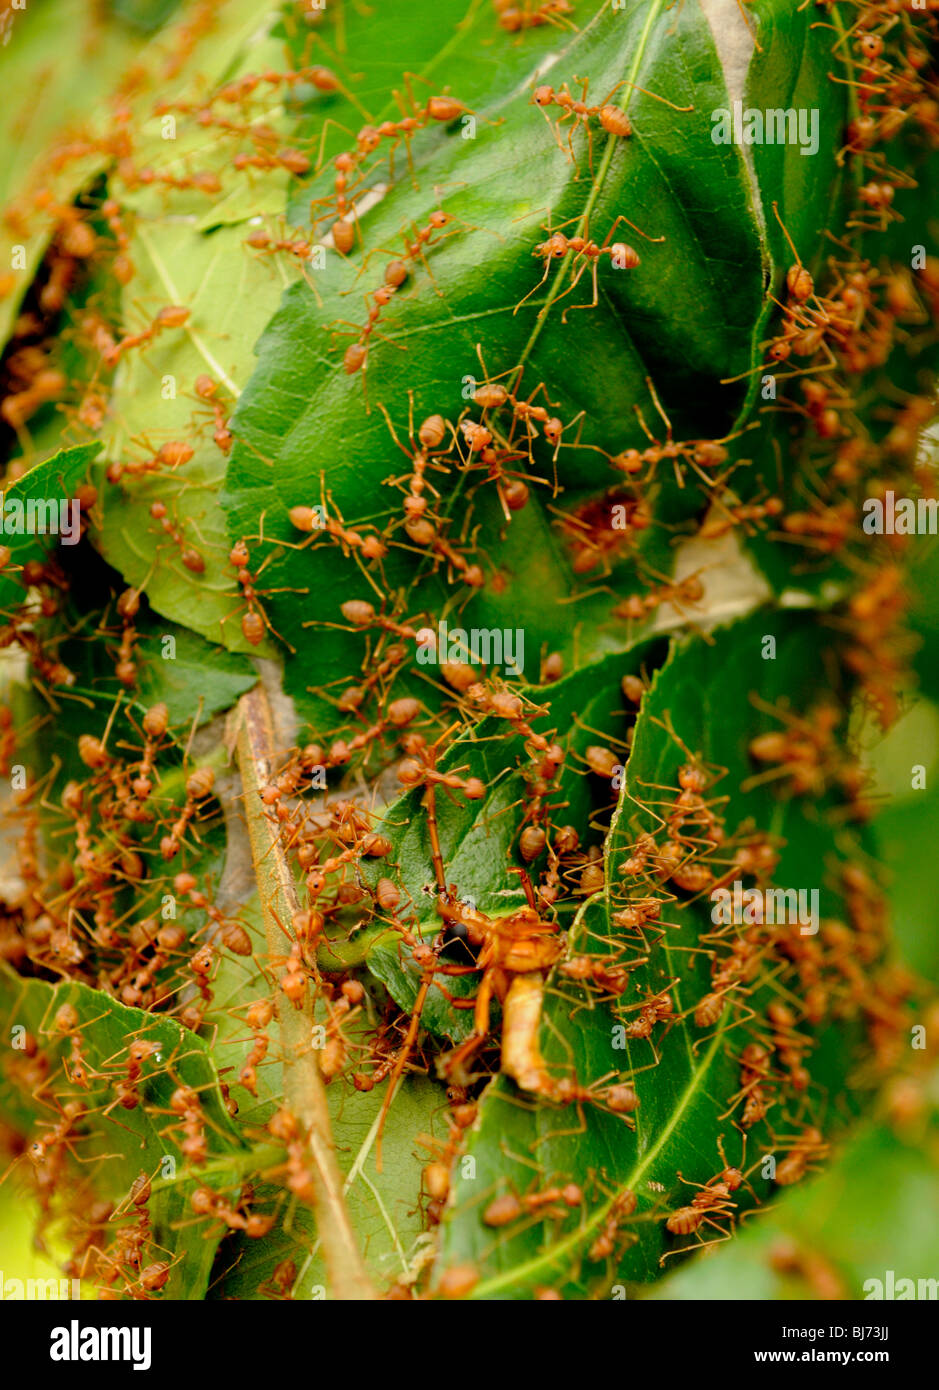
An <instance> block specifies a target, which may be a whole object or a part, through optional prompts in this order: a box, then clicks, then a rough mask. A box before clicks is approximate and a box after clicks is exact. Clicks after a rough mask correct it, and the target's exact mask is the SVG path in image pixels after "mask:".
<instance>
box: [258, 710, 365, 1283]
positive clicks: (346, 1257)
mask: <svg viewBox="0 0 939 1390" xmlns="http://www.w3.org/2000/svg"><path fill="white" fill-rule="evenodd" d="M273 755H274V733H273V726H272V722H271V712H270V706H269V705H268V702H267V697H266V695H265V694H264V691H263V690H262V688H261V687H260V686H256V687H255V688H254V689H253V690H249V691H248V693H247V694H245V695H242V697H241V699H240V701H239V703H238V764H239V768H240V771H241V780H242V786H243V789H244V798H245V814H246V816H247V819H248V834H249V836H250V839H251V855H252V858H253V860H254V871H255V876H256V879H257V884H258V893H259V896H260V900H261V910H262V913H263V917H264V927H265V931H266V933H267V948H268V953H269V955H270V958H271V962H272V963H273V962H274V961H277V960H281V961H284V959H285V958H286V957H287V955H288V953H289V951H290V947H291V945H292V941H291V938H290V937H289V936H288V935H287V931H286V929H285V925H284V924H285V923H287V922H290V921H291V919H292V918H293V915H294V913H295V912H297V911H298V910H299V907H300V902H299V899H298V896H297V889H296V885H295V883H294V879H293V874H292V873H291V870H290V865H289V864H288V862H287V857H286V855H285V853H284V850H283V847H282V846H281V844H280V841H279V839H278V835H277V827H276V823H275V822H273V821H272V820H269V819H268V817H267V814H266V812H265V810H264V807H263V804H262V802H261V799H260V797H259V795H258V792H259V791H260V788H261V787H262V786H264V785H266V784H267V783H268V782H269V781H270V779H271V775H272V771H273V766H272V765H273ZM277 973H278V980H280V979H281V978H282V977H283V974H284V973H285V967H284V966H281V967H280V969H279V970H278V972H277ZM277 1003H278V1016H279V1018H280V1032H281V1040H282V1043H283V1051H284V1100H285V1104H286V1106H287V1108H288V1109H289V1110H290V1111H291V1112H292V1113H293V1114H294V1116H295V1117H296V1119H297V1120H298V1121H299V1123H300V1125H301V1126H302V1127H303V1130H304V1133H305V1134H306V1141H305V1145H306V1149H307V1153H306V1155H305V1156H306V1158H307V1160H308V1161H309V1163H310V1171H311V1174H312V1179H313V1191H314V1199H313V1207H314V1211H315V1213H316V1224H317V1229H318V1232H319V1238H320V1241H321V1243H322V1248H323V1255H324V1257H325V1260H326V1267H327V1270H328V1271H329V1279H330V1284H331V1287H332V1291H333V1294H334V1296H335V1297H336V1298H340V1299H374V1298H376V1297H377V1294H376V1293H375V1290H374V1289H373V1287H372V1284H371V1282H370V1280H369V1277H368V1274H367V1272H366V1269H365V1264H364V1261H363V1259H362V1255H361V1252H360V1250H359V1247H358V1244H357V1242H356V1238H355V1234H354V1232H353V1229H352V1224H351V1222H350V1220H349V1214H348V1212H347V1210H346V1205H345V1199H344V1196H343V1178H342V1172H341V1171H340V1168H339V1163H338V1160H337V1158H336V1149H335V1145H334V1143H333V1138H332V1130H331V1126H330V1120H329V1107H328V1104H327V1100H326V1087H325V1085H324V1082H323V1078H322V1075H321V1074H320V1070H319V1067H318V1065H317V1061H316V1056H315V1054H314V1052H313V1048H312V1045H311V1035H312V1028H313V1018H312V1009H311V1007H309V1006H308V1007H305V1008H302V1009H297V1008H295V1007H294V1005H293V1004H292V1003H291V1002H290V1000H289V999H288V998H287V996H286V994H284V993H283V990H282V989H280V988H279V986H278V1000H277Z"/></svg>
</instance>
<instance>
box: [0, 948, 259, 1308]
mask: <svg viewBox="0 0 939 1390" xmlns="http://www.w3.org/2000/svg"><path fill="white" fill-rule="evenodd" d="M0 1003H2V1011H3V1034H4V1037H5V1038H6V1039H7V1042H8V1044H10V1045H8V1047H7V1048H6V1049H5V1050H6V1058H5V1061H4V1065H3V1072H4V1085H3V1087H2V1088H0V1113H2V1115H3V1118H4V1120H5V1121H6V1122H7V1123H8V1124H11V1125H12V1126H13V1127H14V1128H17V1129H20V1130H21V1131H22V1132H23V1133H24V1134H26V1135H28V1136H30V1137H31V1138H32V1139H33V1140H36V1139H43V1138H45V1137H46V1136H47V1135H48V1132H49V1130H50V1129H51V1128H52V1127H53V1126H54V1125H55V1124H56V1123H58V1121H59V1120H60V1119H61V1115H62V1106H63V1105H65V1104H67V1103H68V1102H70V1101H71V1102H78V1103H80V1104H81V1106H82V1107H83V1113H82V1114H80V1115H79V1116H78V1118H77V1121H76V1124H75V1126H74V1130H73V1137H72V1140H71V1145H72V1149H73V1152H74V1153H75V1156H76V1158H79V1159H81V1160H83V1167H82V1171H83V1173H84V1174H85V1175H86V1176H90V1177H91V1179H92V1181H93V1183H94V1184H95V1186H96V1187H97V1188H98V1189H99V1191H100V1192H101V1193H102V1194H103V1195H105V1196H110V1197H111V1198H117V1197H120V1198H121V1199H126V1198H127V1194H128V1193H129V1191H130V1187H131V1185H132V1183H133V1182H134V1180H135V1179H136V1178H137V1176H138V1174H139V1173H141V1172H146V1173H148V1174H149V1175H150V1176H151V1178H153V1179H154V1184H153V1186H154V1198H155V1199H156V1204H155V1206H154V1209H153V1211H152V1213H151V1215H152V1216H153V1218H154V1231H153V1237H152V1240H153V1252H154V1253H153V1256H152V1258H153V1259H154V1260H167V1261H169V1262H171V1264H172V1268H171V1275H170V1281H169V1283H168V1284H167V1285H166V1291H165V1293H164V1297H170V1298H174V1297H175V1298H200V1297H202V1296H203V1295H204V1291H205V1287H206V1283H207V1280H208V1273H209V1268H210V1266H211V1247H210V1248H208V1249H207V1248H206V1247H209V1242H208V1241H207V1240H203V1239H202V1238H201V1233H200V1239H199V1240H197V1241H191V1240H189V1239H188V1238H187V1236H186V1232H185V1229H184V1227H182V1226H181V1225H180V1222H181V1220H182V1218H183V1217H184V1215H185V1217H186V1218H189V1219H191V1209H189V1208H188V1206H187V1205H186V1204H187V1203H188V1194H189V1193H190V1192H191V1190H192V1183H193V1182H194V1181H196V1180H198V1178H199V1173H198V1170H197V1169H195V1168H193V1167H192V1166H191V1165H187V1164H186V1161H185V1159H184V1157H183V1154H182V1150H181V1149H180V1140H181V1138H182V1135H181V1132H180V1126H179V1121H178V1117H176V1116H175V1115H174V1113H173V1111H172V1109H171V1107H170V1104H169V1100H170V1096H171V1095H172V1093H173V1091H174V1090H175V1088H176V1087H177V1086H179V1085H183V1084H184V1085H188V1086H191V1087H192V1088H193V1089H194V1090H195V1091H197V1092H198V1095H199V1099H200V1104H201V1108H202V1114H203V1116H204V1118H205V1135H206V1140H207V1146H208V1153H209V1162H210V1164H211V1163H216V1165H217V1166H218V1165H219V1164H220V1166H221V1167H222V1168H223V1169H226V1168H227V1167H228V1166H230V1164H231V1162H232V1160H236V1159H238V1158H240V1157H241V1156H243V1155H244V1154H246V1153H249V1152H250V1150H248V1149H247V1148H246V1146H245V1143H244V1141H243V1139H242V1138H241V1136H240V1135H239V1133H238V1131H237V1130H236V1128H235V1126H234V1125H233V1124H232V1121H231V1118H230V1117H229V1115H228V1112H227V1110H226V1109H225V1106H224V1104H223V1102H222V1098H221V1094H220V1092H219V1089H218V1075H217V1073H216V1070H215V1067H214V1065H213V1063H212V1061H211V1058H210V1055H209V1051H208V1049H207V1047H206V1044H205V1043H204V1042H203V1041H202V1040H201V1039H200V1038H198V1037H196V1036H195V1035H194V1034H193V1033H191V1032H189V1030H188V1029H185V1028H183V1027H181V1026H180V1024H178V1023H175V1022H174V1021H173V1020H171V1019H169V1018H165V1017H161V1016H160V1015H155V1014H148V1013H144V1012H143V1011H141V1010H139V1009H129V1008H126V1007H125V1006H124V1005H122V1004H119V1003H117V1001H116V1000H114V999H110V998H108V996H107V995H105V994H103V993H102V992H101V991H100V990H94V989H89V988H88V987H87V986H86V985H81V984H77V983H73V982H67V983H63V984H60V985H50V984H47V983H46V982H45V981H42V980H23V979H19V978H18V977H16V976H15V975H13V973H12V972H11V971H10V970H9V969H8V968H7V967H5V966H4V967H3V969H2V970H0ZM65 1005H70V1006H71V1007H72V1008H73V1009H75V1010H76V1011H77V1013H78V1018H79V1023H78V1027H77V1031H76V1034H75V1036H76V1037H77V1039H78V1047H79V1049H80V1058H81V1064H82V1065H83V1066H84V1068H85V1071H86V1074H87V1082H88V1084H87V1086H85V1087H82V1086H80V1085H79V1084H78V1082H77V1080H76V1072H75V1062H74V1059H73V1057H72V1055H71V1053H70V1050H69V1044H68V1041H67V1039H66V1038H64V1037H63V1036H62V1034H61V1033H57V1032H56V1028H55V1018H56V1013H57V1011H58V1010H59V1009H60V1008H62V1007H63V1006H65ZM24 1031H25V1033H27V1034H30V1035H31V1036H32V1037H33V1039H34V1040H35V1042H36V1043H37V1044H38V1049H39V1051H38V1055H39V1056H40V1057H43V1058H45V1063H44V1070H45V1077H44V1080H43V1082H42V1085H41V1091H42V1095H43V1097H44V1110H43V1112H42V1119H41V1120H40V1121H39V1123H38V1124H37V1113H36V1105H35V1096H34V1089H35V1086H36V1081H35V1068H34V1067H31V1066H30V1059H29V1056H28V1052H27V1051H24V1050H23V1047H24ZM135 1038H137V1039H141V1040H144V1041H147V1042H151V1043H155V1044H157V1046H158V1048H159V1051H158V1053H156V1055H155V1056H153V1057H151V1058H149V1059H148V1060H146V1061H144V1062H143V1064H142V1074H141V1078H140V1081H139V1095H140V1101H139V1103H138V1104H137V1105H136V1106H134V1107H133V1108H130V1109H127V1108H124V1107H123V1106H118V1104H117V1099H116V1095H115V1084H116V1082H117V1081H118V1080H120V1079H122V1078H123V1077H126V1075H127V1067H128V1060H129V1054H128V1047H129V1046H130V1043H131V1041H132V1040H133V1039H135ZM167 1160H170V1161H171V1163H172V1165H174V1167H175V1168H177V1169H179V1170H181V1171H179V1174H178V1177H174V1178H173V1179H171V1180H170V1181H169V1182H167V1183H165V1184H163V1185H162V1186H161V1185H160V1184H158V1183H157V1181H156V1179H157V1177H158V1176H159V1175H160V1174H161V1172H165V1171H166V1168H167ZM24 1161H27V1162H28V1161H29V1160H28V1159H27V1160H24ZM47 1162H48V1163H50V1164H51V1162H52V1160H51V1159H48V1160H47ZM170 1193H172V1194H173V1195H170ZM124 1214H125V1215H126V1209H125V1212H124ZM161 1252H163V1253H161ZM148 1262H149V1261H148Z"/></svg>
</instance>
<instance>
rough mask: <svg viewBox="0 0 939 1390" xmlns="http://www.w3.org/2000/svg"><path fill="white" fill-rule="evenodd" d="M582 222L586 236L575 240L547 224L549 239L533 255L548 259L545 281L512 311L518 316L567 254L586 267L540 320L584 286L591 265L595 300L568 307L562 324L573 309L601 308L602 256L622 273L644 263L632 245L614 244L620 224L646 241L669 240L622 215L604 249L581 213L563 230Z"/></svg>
mask: <svg viewBox="0 0 939 1390" xmlns="http://www.w3.org/2000/svg"><path fill="white" fill-rule="evenodd" d="M582 220H583V223H584V231H583V233H582V234H581V233H578V235H577V236H572V237H569V236H566V235H565V234H564V233H563V232H562V231H561V230H560V228H555V229H554V230H553V231H552V229H551V224H550V221H549V222H548V223H547V225H546V230H547V231H548V232H549V236H548V240H547V241H542V242H539V243H538V245H537V246H536V247H535V248H534V250H533V252H532V255H534V256H538V257H540V258H541V259H543V260H544V274H543V275H542V277H541V279H540V280H539V282H538V284H537V285H536V286H535V287H534V289H532V290H529V292H528V294H526V295H525V297H524V299H520V300H519V302H518V303H517V304H516V306H515V308H514V310H513V311H512V312H513V313H514V314H517V313H518V311H519V309H520V308H521V307H522V305H523V304H524V303H526V301H527V300H529V299H531V297H532V295H533V294H537V293H538V291H539V290H540V289H541V286H542V285H543V284H544V282H545V281H546V280H547V278H548V273H549V271H550V269H551V262H552V261H555V260H560V259H562V258H563V257H565V256H567V255H573V256H574V257H575V259H576V258H577V257H578V256H580V257H581V258H582V264H581V265H580V266H579V267H578V269H577V270H576V272H575V274H574V277H573V279H572V280H571V283H570V284H569V285H568V287H567V289H566V290H564V292H563V293H562V294H559V295H557V296H555V298H554V299H552V300H550V301H549V303H547V304H545V305H544V306H543V307H542V308H541V309H540V310H539V311H538V318H539V319H542V318H544V316H545V315H546V314H547V312H548V310H549V309H550V308H552V306H553V305H555V304H556V303H557V302H558V300H560V299H563V298H564V297H565V295H568V294H570V293H571V292H572V291H573V290H575V289H576V288H577V286H578V284H579V283H580V280H581V277H582V276H583V275H584V273H585V271H586V270H587V267H588V265H589V267H590V271H591V275H592V278H593V299H592V301H591V302H590V303H589V304H575V305H573V306H571V305H569V306H568V307H567V308H565V310H564V313H563V314H562V315H561V322H562V323H566V322H567V315H568V314H569V313H570V312H571V309H572V308H574V309H595V308H596V307H597V303H598V293H599V292H598V287H597V270H598V266H599V263H600V257H601V256H609V257H610V261H611V264H613V265H615V266H616V268H617V269H619V270H635V268H636V267H637V266H638V265H639V264H640V261H639V254H638V252H636V251H635V250H634V249H633V248H632V247H631V246H627V244H626V243H625V242H623V241H617V242H614V243H613V244H612V245H610V238H611V237H612V236H613V233H614V232H615V230H616V228H617V227H618V226H619V224H620V222H625V224H626V226H627V227H632V229H633V231H634V232H638V233H639V235H640V236H642V237H645V239H646V241H654V242H660V241H664V240H665V238H664V236H660V237H652V236H649V235H648V233H647V232H644V231H643V230H642V228H641V227H637V226H636V224H635V222H630V220H629V218H628V217H624V216H623V214H622V213H620V214H619V215H618V216H617V217H616V218H615V219H614V221H613V222H612V224H611V226H610V229H609V231H608V232H607V234H606V237H605V238H604V240H603V244H602V245H601V246H598V245H597V243H596V242H595V241H591V240H590V236H589V232H588V230H587V226H586V219H581V217H580V215H579V214H578V215H577V216H575V217H572V218H570V219H569V220H568V222H562V223H561V227H566V226H569V225H570V223H571V222H581V221H582Z"/></svg>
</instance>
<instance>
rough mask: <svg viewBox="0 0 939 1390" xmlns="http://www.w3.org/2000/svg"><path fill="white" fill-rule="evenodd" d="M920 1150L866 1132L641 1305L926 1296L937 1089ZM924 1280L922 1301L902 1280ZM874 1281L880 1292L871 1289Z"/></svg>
mask: <svg viewBox="0 0 939 1390" xmlns="http://www.w3.org/2000/svg"><path fill="white" fill-rule="evenodd" d="M926 1125H927V1128H928V1134H927V1135H924V1136H923V1138H922V1140H921V1141H920V1142H916V1140H915V1139H912V1140H911V1139H910V1137H909V1136H904V1137H901V1136H899V1135H897V1134H896V1133H895V1132H894V1130H893V1129H891V1128H890V1127H889V1126H887V1125H886V1124H882V1123H881V1124H871V1125H866V1126H864V1127H863V1128H862V1129H861V1130H860V1131H859V1132H858V1133H857V1134H856V1135H854V1136H852V1138H851V1139H850V1140H849V1142H848V1143H847V1144H846V1146H845V1148H844V1150H843V1152H842V1153H840V1154H839V1155H838V1156H837V1158H836V1159H835V1161H834V1163H833V1164H832V1166H831V1168H830V1169H829V1170H828V1171H827V1172H825V1173H823V1174H822V1175H821V1176H819V1177H816V1178H814V1179H813V1180H812V1181H811V1182H808V1183H806V1185H805V1187H804V1188H803V1189H799V1190H796V1191H794V1192H791V1193H789V1194H788V1195H787V1196H786V1197H785V1198H784V1199H783V1201H782V1202H781V1203H780V1204H779V1205H778V1206H777V1207H776V1209H775V1210H774V1211H773V1212H770V1213H767V1215H766V1216H765V1217H764V1218H761V1220H760V1221H759V1222H754V1223H751V1224H749V1225H748V1226H747V1227H746V1228H745V1229H744V1230H742V1231H741V1232H740V1235H739V1237H738V1239H736V1240H734V1241H733V1242H732V1243H731V1244H730V1245H729V1246H727V1247H725V1248H724V1249H723V1250H719V1251H716V1252H715V1256H714V1258H713V1259H709V1260H707V1261H698V1262H695V1263H693V1264H691V1265H689V1266H688V1268H686V1269H682V1270H680V1271H678V1272H677V1273H675V1274H673V1275H672V1276H671V1277H670V1278H668V1279H665V1280H663V1281H662V1283H661V1285H659V1286H658V1287H657V1288H656V1289H655V1290H654V1291H652V1292H650V1293H649V1294H648V1295H647V1297H650V1298H653V1299H664V1300H666V1301H667V1302H676V1301H681V1300H685V1299H701V1298H706V1299H721V1300H723V1299H741V1298H745V1299H762V1300H771V1299H776V1300H779V1299H811V1300H818V1299H832V1298H841V1299H870V1298H874V1299H877V1298H883V1297H885V1296H886V1297H888V1298H889V1297H891V1295H890V1294H887V1293H886V1290H887V1289H888V1288H893V1290H894V1292H893V1294H892V1297H894V1298H907V1297H927V1298H928V1297H932V1295H931V1294H930V1293H929V1289H930V1288H935V1279H936V1268H937V1266H939V1240H937V1236H936V1227H935V1223H934V1222H932V1221H927V1220H924V1213H925V1212H928V1211H933V1210H935V1208H936V1204H937V1202H939V1178H937V1175H936V1168H935V1163H934V1162H933V1160H932V1158H931V1157H930V1146H931V1145H932V1146H934V1145H935V1141H936V1135H937V1127H936V1110H935V1083H934V1084H933V1098H932V1104H931V1106H930V1114H929V1118H928V1119H927V1121H926ZM904 1279H912V1280H913V1281H914V1287H915V1286H916V1284H917V1283H918V1281H919V1280H921V1279H925V1280H927V1281H928V1282H927V1284H926V1286H925V1287H926V1290H927V1292H926V1293H925V1294H923V1293H913V1294H911V1293H910V1291H909V1286H903V1285H901V1283H900V1281H901V1280H904ZM875 1280H876V1281H879V1286H880V1287H879V1289H878V1285H877V1284H876V1283H873V1282H870V1281H875Z"/></svg>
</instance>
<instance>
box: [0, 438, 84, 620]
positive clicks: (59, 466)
mask: <svg viewBox="0 0 939 1390" xmlns="http://www.w3.org/2000/svg"><path fill="white" fill-rule="evenodd" d="M99 452H100V445H98V444H79V445H77V446H76V447H75V448H72V449H61V450H60V451H59V452H58V453H57V454H55V456H54V457H53V458H51V459H46V460H45V462H44V463H39V464H37V465H36V467H35V468H31V469H30V470H29V471H28V472H27V473H24V474H23V475H22V476H21V477H19V478H17V479H16V480H15V481H14V482H12V483H10V484H9V485H8V486H7V487H6V488H4V490H3V493H2V497H3V504H4V507H5V508H6V509H7V511H9V508H10V504H11V503H12V502H15V501H16V502H22V503H23V504H24V507H25V506H26V504H27V503H28V502H29V501H30V500H32V501H34V502H45V501H49V502H58V503H59V508H60V509H59V514H58V516H57V518H56V531H55V533H54V534H58V533H59V532H58V523H59V522H60V521H61V504H62V503H63V502H66V501H68V499H70V498H73V497H74V496H75V489H76V488H77V487H78V486H79V485H80V484H81V483H83V482H84V481H85V480H86V479H87V476H88V470H89V465H90V464H91V462H92V460H93V459H94V458H95V456H96V455H97V454H98V453H99ZM45 513H46V509H42V511H38V510H37V516H39V518H40V520H41V522H42V525H43V526H45V525H46V524H47V521H48V517H47V516H46V514H45ZM28 521H29V518H28V516H26V523H28ZM68 524H69V526H70V525H71V516H70V514H69V517H68ZM2 534H3V544H4V545H5V546H6V548H7V549H8V550H9V552H10V562H9V563H8V564H7V565H6V566H5V571H6V572H5V573H3V574H0V608H4V609H6V608H13V607H15V606H17V605H18V604H20V603H22V602H23V601H24V599H25V597H26V596H25V593H24V591H23V586H22V585H21V584H20V583H18V582H17V580H16V579H15V578H14V577H13V574H12V573H11V571H14V572H15V567H18V566H22V565H25V564H28V563H29V561H30V560H37V561H39V562H40V563H42V562H43V561H44V560H45V559H46V558H47V552H48V550H49V549H50V548H51V547H49V546H48V545H47V544H46V543H45V541H44V540H42V539H40V536H41V535H42V534H43V533H42V532H36V531H34V532H32V533H30V532H28V531H24V533H23V534H22V535H19V534H16V533H15V532H11V531H10V530H9V529H8V528H7V526H4V527H3V531H2ZM49 534H52V533H49ZM74 539H76V540H77V537H75V538H74Z"/></svg>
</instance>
